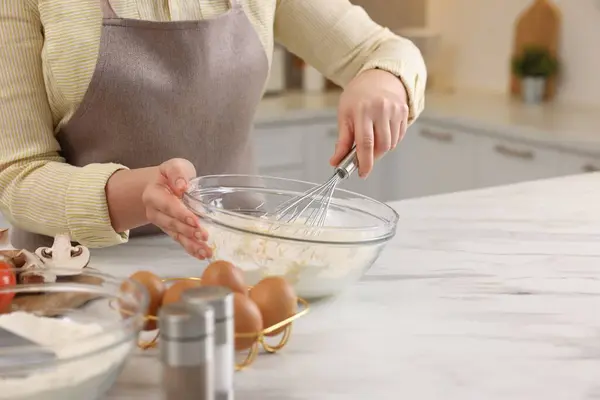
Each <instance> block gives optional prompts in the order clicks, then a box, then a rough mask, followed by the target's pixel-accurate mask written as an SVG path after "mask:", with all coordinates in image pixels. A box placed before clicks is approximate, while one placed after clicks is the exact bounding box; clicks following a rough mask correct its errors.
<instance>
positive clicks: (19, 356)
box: [0, 268, 149, 400]
mask: <svg viewBox="0 0 600 400" xmlns="http://www.w3.org/2000/svg"><path fill="white" fill-rule="evenodd" d="M18 272H19V271H18V270H6V269H2V270H0V276H5V275H6V274H8V273H12V274H15V273H18ZM52 272H53V273H55V274H57V275H59V276H60V275H61V274H60V270H56V269H52ZM124 282H127V284H126V285H123V283H124ZM11 297H12V301H11V300H10V298H11ZM7 299H8V300H7ZM148 300H149V299H148V294H147V292H146V290H145V289H144V288H143V287H142V286H141V285H140V284H138V283H137V282H135V281H132V280H123V279H117V278H115V277H112V276H109V275H106V274H103V273H100V272H95V271H93V270H89V269H87V268H86V269H85V270H84V271H83V272H82V273H81V274H80V275H77V276H70V277H63V278H61V277H59V278H58V279H57V281H56V282H54V283H30V284H18V285H15V286H0V304H2V305H4V306H6V307H5V308H4V309H3V310H0V313H1V314H0V327H6V328H7V329H9V330H10V331H12V332H13V333H16V334H18V335H21V336H23V337H25V338H27V339H29V340H33V339H34V337H32V336H33V333H32V329H37V332H36V333H35V336H40V330H41V331H43V334H42V335H41V337H42V338H43V340H42V339H39V338H35V340H34V341H36V342H37V343H38V344H40V345H42V346H43V347H44V348H47V349H52V352H53V353H54V354H55V355H56V357H52V358H51V359H47V358H41V359H39V358H38V357H37V356H36V354H37V351H38V350H39V348H38V346H32V345H27V344H24V345H18V346H1V343H0V399H9V398H10V399H11V400H25V399H27V400H34V399H35V400H39V399H99V398H102V397H103V396H104V395H105V394H106V392H107V391H108V390H109V389H110V388H111V387H112V386H113V385H114V383H115V381H116V379H117V377H118V375H119V373H120V371H121V369H122V367H123V365H124V363H125V360H126V358H127V357H128V356H129V354H130V353H131V351H132V350H133V349H134V348H135V347H136V343H137V338H138V335H139V332H140V331H141V328H142V326H143V323H144V315H145V314H146V311H147V307H148ZM8 301H10V304H8V305H7V303H8ZM119 305H122V307H119ZM124 310H126V311H124ZM11 314H12V315H11ZM35 317H44V318H47V319H48V320H47V321H46V322H47V324H44V325H43V326H42V325H37V324H35V323H36V322H37V321H36V318H35ZM9 318H15V319H12V320H10V319H9ZM50 324H52V325H54V326H51V325H50ZM79 324H81V328H80V329H81V331H80V332H78V333H76V334H75V335H68V334H67V331H65V332H61V329H64V327H66V326H72V327H75V326H77V327H79V326H80V325H79ZM36 327H37V328H36ZM44 330H45V331H44ZM1 337H2V336H1V334H0V338H1ZM38 340H40V341H38Z"/></svg>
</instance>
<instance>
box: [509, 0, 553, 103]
mask: <svg viewBox="0 0 600 400" xmlns="http://www.w3.org/2000/svg"><path fill="white" fill-rule="evenodd" d="M560 25H561V15H560V10H559V9H558V7H557V6H556V5H555V4H554V3H552V1H551V0H533V1H532V4H531V5H530V6H529V7H528V8H527V9H525V11H524V12H523V13H522V14H521V15H520V16H519V17H518V18H517V21H516V24H515V33H514V43H513V53H512V55H513V56H514V55H516V54H520V53H521V52H522V51H523V49H524V48H525V47H527V46H530V45H536V46H542V47H545V48H547V49H548V50H549V51H550V53H551V54H553V55H554V56H556V55H557V54H558V44H559V37H560ZM511 75H512V74H511ZM510 91H511V93H512V94H514V95H519V94H520V93H521V82H520V80H519V79H518V78H517V77H515V76H514V75H512V78H511V82H510ZM555 93H556V78H555V77H553V78H551V79H549V80H548V82H547V83H546V93H545V99H546V100H550V99H552V98H553V97H554V95H555Z"/></svg>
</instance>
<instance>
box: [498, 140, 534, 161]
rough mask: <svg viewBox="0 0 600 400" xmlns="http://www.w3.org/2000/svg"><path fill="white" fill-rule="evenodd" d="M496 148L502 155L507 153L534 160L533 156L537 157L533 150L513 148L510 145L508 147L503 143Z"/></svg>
mask: <svg viewBox="0 0 600 400" xmlns="http://www.w3.org/2000/svg"><path fill="white" fill-rule="evenodd" d="M494 149H495V150H496V152H498V153H500V154H502V155H505V156H508V157H515V158H521V159H523V160H533V158H534V157H535V154H534V153H533V151H531V150H517V149H511V148H510V147H506V146H504V145H501V144H499V145H497V146H496V147H494Z"/></svg>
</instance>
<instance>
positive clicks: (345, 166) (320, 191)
mask: <svg viewBox="0 0 600 400" xmlns="http://www.w3.org/2000/svg"><path fill="white" fill-rule="evenodd" d="M357 168H358V160H357V158H356V145H354V146H352V149H351V150H350V152H349V153H348V155H347V156H346V157H344V159H343V160H342V161H341V162H340V163H339V164H338V165H337V167H335V170H334V173H333V175H332V176H331V178H329V179H328V180H327V181H326V182H325V183H323V184H322V185H319V186H315V187H314V188H312V189H311V190H309V191H307V192H304V193H303V194H302V195H301V196H297V197H293V198H291V199H289V200H287V201H285V202H283V203H281V204H280V205H279V206H278V207H277V208H276V209H275V211H274V212H273V213H272V218H273V219H275V220H277V221H282V222H286V223H293V222H295V221H296V220H297V219H298V218H300V217H301V216H303V215H304V213H305V212H306V210H308V209H309V208H310V207H311V206H313V204H314V206H313V207H312V209H311V210H310V214H308V216H307V217H306V221H305V222H304V224H305V225H308V226H316V227H319V226H323V224H324V223H325V219H326V218H327V211H328V210H329V205H330V203H331V197H332V196H333V192H334V191H335V188H336V186H337V185H338V183H340V182H341V181H342V180H344V179H346V178H348V177H349V176H350V175H352V173H353V172H354V171H355V170H356V169H357Z"/></svg>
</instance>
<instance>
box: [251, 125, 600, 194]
mask: <svg viewBox="0 0 600 400" xmlns="http://www.w3.org/2000/svg"><path fill="white" fill-rule="evenodd" d="M337 136H338V130H337V121H336V119H335V115H332V116H331V117H330V118H326V117H324V118H320V119H311V118H310V117H307V118H306V119H302V118H299V119H297V120H288V121H281V122H273V123H269V124H266V125H265V124H263V125H259V126H258V127H257V128H256V129H255V136H254V142H255V150H256V157H257V161H258V167H259V171H260V173H261V174H263V175H270V176H279V177H284V178H289V179H299V180H305V181H310V182H316V183H321V182H324V181H325V180H327V179H328V178H329V177H330V176H331V174H332V172H333V169H332V167H330V166H329V163H328V161H329V158H330V157H331V155H332V153H333V149H334V147H335V142H336V140H337ZM594 171H600V154H599V155H598V156H597V157H593V156H589V155H588V156H586V155H580V154H577V153H575V152H574V151H573V152H571V151H566V150H562V149H554V148H552V147H551V146H550V145H544V144H531V143H528V142H526V141H524V140H519V139H512V138H507V137H506V135H503V134H502V133H494V132H488V131H482V130H480V129H478V128H477V127H473V128H470V127H468V126H464V125H461V126H460V127H458V126H457V125H454V124H451V123H447V122H445V121H444V120H436V119H433V118H428V119H421V120H419V121H417V122H416V123H415V124H413V125H412V126H411V127H410V128H409V130H408V132H407V134H406V136H405V138H404V140H403V141H402V142H401V143H400V144H399V146H398V147H397V148H396V150H395V151H393V152H390V153H389V154H388V155H386V156H385V157H384V158H383V159H381V160H379V161H378V162H377V163H376V164H375V167H374V170H373V172H372V173H371V175H370V176H369V178H368V179H366V180H363V179H360V178H359V177H358V174H357V173H355V174H353V175H352V176H351V177H350V178H349V179H348V180H346V181H343V182H341V183H340V184H339V186H338V187H339V188H341V189H346V190H350V191H353V192H357V193H360V194H363V195H366V196H369V197H372V198H375V199H377V200H380V201H393V200H399V199H407V198H415V197H423V196H430V195H436V194H442V193H451V192H457V191H463V190H469V189H477V188H484V187H490V186H497V185H506V184H512V183H517V182H524V181H530V180H538V179H545V178H551V177H556V176H563V175H570V174H578V173H584V172H594Z"/></svg>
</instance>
